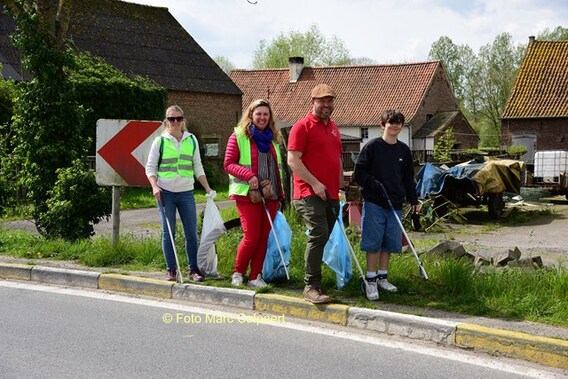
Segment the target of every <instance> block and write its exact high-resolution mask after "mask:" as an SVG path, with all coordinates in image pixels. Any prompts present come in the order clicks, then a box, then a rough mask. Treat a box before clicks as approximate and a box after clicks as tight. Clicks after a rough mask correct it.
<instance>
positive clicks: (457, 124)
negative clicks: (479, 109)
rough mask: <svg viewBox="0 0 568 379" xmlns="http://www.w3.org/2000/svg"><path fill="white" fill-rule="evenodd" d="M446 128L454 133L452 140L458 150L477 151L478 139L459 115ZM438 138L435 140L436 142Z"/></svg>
mask: <svg viewBox="0 0 568 379" xmlns="http://www.w3.org/2000/svg"><path fill="white" fill-rule="evenodd" d="M448 127H449V128H452V130H453V132H454V140H455V141H456V144H458V146H457V148H458V149H477V147H478V145H479V138H478V136H477V134H476V133H475V131H474V130H473V129H472V128H471V127H470V126H469V123H468V122H467V120H466V119H465V117H464V116H463V115H462V114H461V113H460V114H459V115H458V116H457V117H454V119H453V120H452V121H451V122H450V124H449V125H448ZM440 136H441V134H440ZM438 138H439V137H437V138H436V141H437V140H438Z"/></svg>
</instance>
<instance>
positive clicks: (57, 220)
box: [38, 160, 112, 240]
mask: <svg viewBox="0 0 568 379" xmlns="http://www.w3.org/2000/svg"><path fill="white" fill-rule="evenodd" d="M49 195H50V197H49V199H48V201H47V204H46V205H47V210H46V211H45V212H44V213H43V214H42V215H41V217H40V218H39V220H38V221H39V223H38V227H39V228H42V229H43V232H44V234H45V235H46V236H47V237H48V238H63V239H66V240H78V239H83V238H89V237H91V236H92V235H94V228H93V224H97V223H98V222H99V221H100V220H101V219H103V218H107V219H108V217H109V216H110V213H111V205H112V197H111V192H110V189H109V188H107V187H99V185H98V184H97V183H96V180H95V174H94V172H93V171H91V170H89V169H88V168H87V166H86V164H85V163H84V162H83V161H81V160H76V161H74V162H73V165H72V166H71V167H69V168H61V169H58V170H57V181H56V182H55V186H54V187H53V189H52V190H51V191H50V192H49Z"/></svg>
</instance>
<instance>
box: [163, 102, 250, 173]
mask: <svg viewBox="0 0 568 379" xmlns="http://www.w3.org/2000/svg"><path fill="white" fill-rule="evenodd" d="M173 104H177V105H179V106H180V107H181V108H182V109H183V111H184V113H185V118H186V125H187V128H188V130H189V131H190V132H191V133H193V134H195V135H196V136H197V139H198V141H199V143H200V145H203V141H213V140H217V141H218V142H219V156H218V157H215V158H214V157H207V158H205V157H204V158H203V159H204V160H205V161H207V162H209V163H214V164H215V165H216V166H217V168H218V170H219V172H218V173H217V175H219V176H220V178H221V180H222V181H223V184H226V183H227V182H228V178H227V175H226V174H225V172H224V170H223V158H224V157H225V148H226V146H227V140H228V139H229V136H230V135H231V133H232V132H233V128H234V127H235V126H236V125H237V122H238V121H239V119H240V116H241V96H240V95H239V96H237V95H225V94H205V93H188V92H175V91H171V92H169V94H168V106H169V105H173ZM206 175H207V176H208V177H209V176H210V173H208V172H206ZM211 175H213V173H211Z"/></svg>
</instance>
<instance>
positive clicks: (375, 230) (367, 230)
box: [360, 201, 402, 253]
mask: <svg viewBox="0 0 568 379" xmlns="http://www.w3.org/2000/svg"><path fill="white" fill-rule="evenodd" d="M396 214H397V215H398V217H399V219H401V220H402V210H396ZM360 247H361V250H362V251H364V252H366V253H378V252H381V251H387V252H389V253H400V252H401V250H402V230H401V229H400V225H398V221H396V218H395V216H394V213H393V212H392V209H385V208H383V207H381V206H380V205H377V204H375V203H371V202H370V201H365V202H363V214H362V217H361V245H360Z"/></svg>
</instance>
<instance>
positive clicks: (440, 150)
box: [434, 128, 455, 162]
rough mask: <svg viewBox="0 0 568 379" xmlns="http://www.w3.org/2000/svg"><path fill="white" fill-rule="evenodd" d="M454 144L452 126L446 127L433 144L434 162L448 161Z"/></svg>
mask: <svg viewBox="0 0 568 379" xmlns="http://www.w3.org/2000/svg"><path fill="white" fill-rule="evenodd" d="M454 144H455V140H454V131H453V129H452V128H448V129H446V131H445V132H444V134H443V135H442V136H441V137H440V138H439V139H438V141H436V144H435V145H434V160H435V161H436V162H450V161H451V160H452V156H451V152H452V149H453V148H454Z"/></svg>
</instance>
